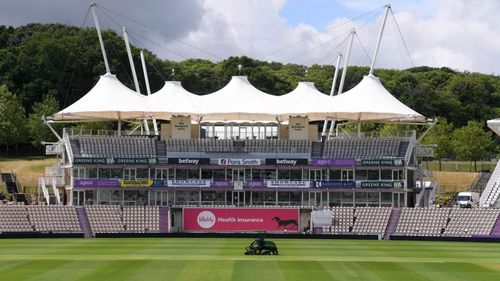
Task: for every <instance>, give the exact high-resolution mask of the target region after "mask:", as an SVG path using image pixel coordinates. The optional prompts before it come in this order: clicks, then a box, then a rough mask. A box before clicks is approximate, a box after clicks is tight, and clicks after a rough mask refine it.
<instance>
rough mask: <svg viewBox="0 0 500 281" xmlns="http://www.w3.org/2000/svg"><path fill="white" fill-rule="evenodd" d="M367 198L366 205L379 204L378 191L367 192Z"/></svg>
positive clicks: (375, 205)
mask: <svg viewBox="0 0 500 281" xmlns="http://www.w3.org/2000/svg"><path fill="white" fill-rule="evenodd" d="M366 195H367V198H368V200H367V201H368V206H369V207H378V206H379V192H377V191H375V192H367V193H366Z"/></svg>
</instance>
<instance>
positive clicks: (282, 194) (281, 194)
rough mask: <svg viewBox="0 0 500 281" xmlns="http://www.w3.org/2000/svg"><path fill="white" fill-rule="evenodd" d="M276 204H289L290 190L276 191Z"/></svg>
mask: <svg viewBox="0 0 500 281" xmlns="http://www.w3.org/2000/svg"><path fill="white" fill-rule="evenodd" d="M278 205H281V206H288V205H290V192H288V191H278Z"/></svg>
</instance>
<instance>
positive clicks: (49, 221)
mask: <svg viewBox="0 0 500 281" xmlns="http://www.w3.org/2000/svg"><path fill="white" fill-rule="evenodd" d="M27 209H28V215H29V220H30V222H31V224H32V225H33V227H34V228H35V231H44V232H45V231H52V232H82V230H81V229H80V224H79V223H78V217H77V215H76V210H75V208H74V207H71V206H63V205H54V206H42V205H30V206H27Z"/></svg>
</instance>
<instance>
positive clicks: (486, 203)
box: [479, 161, 500, 207]
mask: <svg viewBox="0 0 500 281" xmlns="http://www.w3.org/2000/svg"><path fill="white" fill-rule="evenodd" d="M499 197H500V161H498V163H497V165H496V167H495V170H494V171H493V173H492V174H491V177H490V179H489V181H488V183H487V184H486V188H485V189H484V191H483V194H481V199H480V200H479V201H480V204H481V206H482V207H500V205H498V204H496V203H497V201H498V198H499ZM495 205H496V206H495Z"/></svg>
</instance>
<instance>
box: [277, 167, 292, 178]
mask: <svg viewBox="0 0 500 281" xmlns="http://www.w3.org/2000/svg"><path fill="white" fill-rule="evenodd" d="M278 179H279V180H289V179H290V170H289V169H279V170H278Z"/></svg>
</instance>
